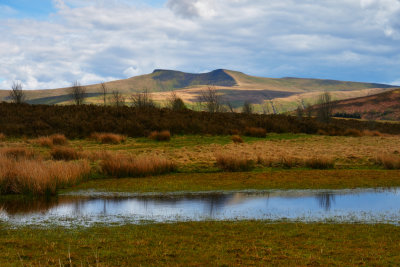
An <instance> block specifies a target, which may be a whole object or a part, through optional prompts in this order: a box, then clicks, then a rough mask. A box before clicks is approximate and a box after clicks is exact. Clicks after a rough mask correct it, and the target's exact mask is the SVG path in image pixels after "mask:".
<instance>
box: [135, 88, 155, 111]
mask: <svg viewBox="0 0 400 267" xmlns="http://www.w3.org/2000/svg"><path fill="white" fill-rule="evenodd" d="M131 101H132V106H133V107H135V108H141V109H145V108H154V107H155V106H156V105H155V103H154V101H153V99H152V98H151V94H150V92H149V90H147V89H144V90H143V91H142V92H141V93H136V94H134V95H132V96H131Z"/></svg>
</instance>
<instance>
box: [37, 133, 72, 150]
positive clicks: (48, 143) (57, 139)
mask: <svg viewBox="0 0 400 267" xmlns="http://www.w3.org/2000/svg"><path fill="white" fill-rule="evenodd" d="M32 142H33V143H35V144H38V145H40V146H43V147H52V146H54V145H59V146H61V145H66V144H67V143H68V139H67V138H66V137H65V135H63V134H53V135H50V136H41V137H38V138H36V139H33V140H32Z"/></svg>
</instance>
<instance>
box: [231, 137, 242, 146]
mask: <svg viewBox="0 0 400 267" xmlns="http://www.w3.org/2000/svg"><path fill="white" fill-rule="evenodd" d="M231 140H232V141H233V142H234V143H235V144H239V143H243V142H244V141H243V139H242V137H240V135H232V136H231Z"/></svg>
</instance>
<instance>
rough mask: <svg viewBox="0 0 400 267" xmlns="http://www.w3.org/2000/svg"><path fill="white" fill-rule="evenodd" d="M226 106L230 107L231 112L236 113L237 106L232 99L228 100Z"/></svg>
mask: <svg viewBox="0 0 400 267" xmlns="http://www.w3.org/2000/svg"><path fill="white" fill-rule="evenodd" d="M226 106H227V107H228V109H229V111H230V112H231V113H235V108H234V107H233V105H232V103H231V102H230V101H227V102H226Z"/></svg>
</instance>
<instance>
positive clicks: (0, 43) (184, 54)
mask: <svg viewBox="0 0 400 267" xmlns="http://www.w3.org/2000/svg"><path fill="white" fill-rule="evenodd" d="M0 36H1V38H0V88H1V89H9V88H10V87H11V84H12V83H13V82H14V81H19V82H21V83H22V85H23V88H24V89H46V88H59V87H66V86H70V85H71V84H72V83H73V82H74V81H79V82H80V83H81V84H93V83H98V82H105V81H111V80H116V79H124V78H128V77H132V76H136V75H141V74H147V73H151V72H152V71H153V70H154V69H174V70H180V71H185V72H192V73H199V72H208V71H211V70H214V69H219V68H223V69H230V70H237V71H241V72H244V73H246V74H250V75H255V76H262V77H277V78H279V77H302V78H321V79H336V80H345V81H362V82H377V83H388V84H395V85H400V0H324V1H321V0H302V1H296V0H147V1H146V0H0Z"/></svg>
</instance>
